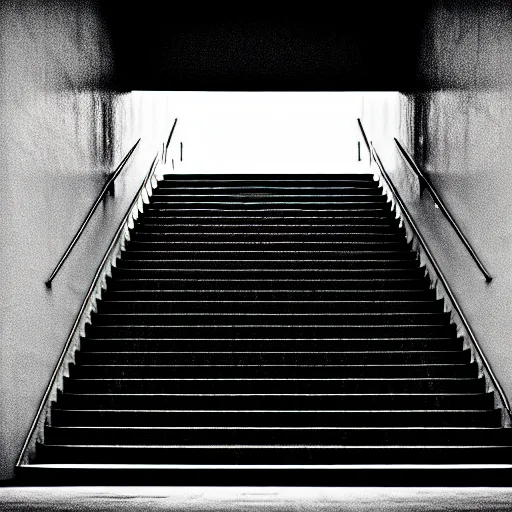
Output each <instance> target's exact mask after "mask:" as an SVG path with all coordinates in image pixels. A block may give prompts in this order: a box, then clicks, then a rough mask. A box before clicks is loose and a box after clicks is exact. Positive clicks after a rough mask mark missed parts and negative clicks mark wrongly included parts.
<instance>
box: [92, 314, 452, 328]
mask: <svg viewBox="0 0 512 512" xmlns="http://www.w3.org/2000/svg"><path fill="white" fill-rule="evenodd" d="M91 321H92V322H93V324H94V325H95V326H109V327H111V326H119V327H124V326H126V325H129V326H135V325H139V326H145V327H147V326H189V325H197V326H203V325H216V326H217V325H219V326H232V325H268V326H272V325H280V326H290V327H292V328H294V327H295V326H296V325H301V326H302V325H307V326H311V327H315V326H325V325H339V326H348V325H351V326H355V327H358V328H364V327H365V326H382V325H386V326H391V325H409V326H415V325H422V326H439V325H449V323H450V315H449V313H400V314H398V313H387V314H386V313H353V314H350V313H330V314H327V313H318V314H304V313H284V312H281V313H272V314H265V313H238V314H232V313H209V314H201V313H167V314H164V313H143V314H137V313H122V314H119V313H118V314H116V313H112V314H96V313H92V318H91Z"/></svg>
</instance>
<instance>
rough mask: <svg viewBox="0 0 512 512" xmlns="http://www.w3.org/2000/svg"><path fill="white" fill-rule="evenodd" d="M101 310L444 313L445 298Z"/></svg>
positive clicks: (106, 305)
mask: <svg viewBox="0 0 512 512" xmlns="http://www.w3.org/2000/svg"><path fill="white" fill-rule="evenodd" d="M97 310H98V313H193V312H198V313H217V312H218V313H309V312H315V311H322V312H323V313H442V311H443V302H442V301H421V302H419V301H418V302H406V301H401V302H390V301H375V302H370V301H361V302H356V301H353V302H348V301H338V302H334V301H310V302H306V301H303V302H288V301H274V302H264V301H245V302H236V301H204V300H203V301H201V300H197V301H168V302H163V301H161V302H157V301H150V302H147V301H132V302H129V301H119V302H110V301H108V302H105V301H98V303H97Z"/></svg>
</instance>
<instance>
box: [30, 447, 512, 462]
mask: <svg viewBox="0 0 512 512" xmlns="http://www.w3.org/2000/svg"><path fill="white" fill-rule="evenodd" d="M37 449H38V452H37V457H38V460H40V461H41V462H42V463H57V462H60V463H66V462H68V463H83V464H85V463H98V462H101V461H103V462H108V463H111V464H116V463H119V464H122V463H126V464H215V465H218V464H301V465H302V464H306V465H308V464H390V463H391V464H442V463H444V464H463V463H467V464H498V463H505V464H508V463H509V462H510V460H511V458H512V450H511V449H510V448H504V447H498V448H473V449H463V448H462V449H461V448H457V447H453V448H450V447H444V446H443V447H442V448H431V447H426V448H394V447H390V448H373V447H372V448H370V449H364V448H356V447H354V448H338V449H336V448H314V447H311V448H309V447H306V448H288V449H287V448H278V447H275V448H256V447H255V448H247V449H240V448H237V449H222V448H198V449H194V448H188V449H187V448H174V449H172V448H162V447H155V448H153V449H151V448H121V447H118V448H100V447H98V448H96V447H89V446H87V447H82V448H66V447H58V446H41V445H39V446H38V448H37Z"/></svg>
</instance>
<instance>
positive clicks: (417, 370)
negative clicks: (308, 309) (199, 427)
mask: <svg viewBox="0 0 512 512" xmlns="http://www.w3.org/2000/svg"><path fill="white" fill-rule="evenodd" d="M70 376H71V377H72V378H77V379H102V378H106V379H108V378H125V379H150V378H155V379H161V378H163V379H170V378H213V379H226V378H293V379H297V378H302V379H304V378H392V379H394V378H443V377H444V378H477V377H478V368H477V367H476V366H470V365H461V366H460V367H457V366H452V365H443V366H419V367H415V366H390V365H387V366H386V365H384V366H374V367H372V366H367V367H364V366H363V367H360V366H354V367H339V366H328V367H327V366H318V367H316V366H288V367H283V366H259V365H257V363H256V366H234V367H229V366H220V367H215V366H193V367H190V366H185V367H181V368H180V367H168V366H167V367H166V366H163V367H162V366H156V367H155V366H153V367H151V366H149V367H139V366H135V367H126V366H125V367H123V366H87V367H84V366H82V367H78V368H74V370H73V371H72V372H71V373H70Z"/></svg>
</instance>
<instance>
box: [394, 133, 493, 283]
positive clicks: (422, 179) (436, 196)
mask: <svg viewBox="0 0 512 512" xmlns="http://www.w3.org/2000/svg"><path fill="white" fill-rule="evenodd" d="M394 140H395V143H396V145H397V147H398V150H399V151H400V154H401V155H402V157H403V158H404V160H405V161H406V162H407V163H408V164H409V167H410V168H411V169H412V170H413V171H414V173H415V174H416V176H418V178H419V180H420V182H421V183H422V184H423V186H425V187H426V188H427V189H428V191H429V192H430V195H431V196H432V199H434V202H435V203H436V204H437V206H438V207H439V209H440V210H441V211H442V212H443V214H444V216H445V217H446V219H447V220H448V222H449V223H450V224H451V225H452V227H453V229H454V230H455V232H456V233H457V235H458V236H459V238H460V240H461V242H462V243H463V244H464V246H465V247H466V249H467V250H468V252H469V254H470V255H471V257H472V258H473V260H474V262H475V263H476V264H477V266H478V268H479V269H480V271H481V272H482V274H483V275H484V277H485V280H486V281H487V282H488V283H490V282H491V281H492V276H491V275H490V274H489V272H488V271H487V269H486V268H485V267H484V264H483V263H482V262H481V261H480V258H479V257H478V256H477V254H476V252H475V250H474V249H473V247H471V244H470V243H469V241H468V239H467V238H466V237H465V236H464V233H463V232H462V231H461V229H460V228H459V226H458V224H457V222H456V221H455V219H454V218H453V216H452V214H451V213H450V212H449V211H448V208H446V206H445V204H444V202H443V200H442V199H441V198H440V197H439V194H438V193H437V191H436V189H435V188H434V187H433V185H432V183H430V180H429V179H428V178H427V176H426V175H425V174H424V173H423V172H422V171H421V169H420V168H419V166H418V165H417V164H416V162H415V161H414V160H413V158H412V156H411V155H410V154H409V153H408V152H407V150H406V149H405V148H404V147H403V146H402V145H401V144H400V142H399V141H398V140H397V139H396V138H395V139H394Z"/></svg>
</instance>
